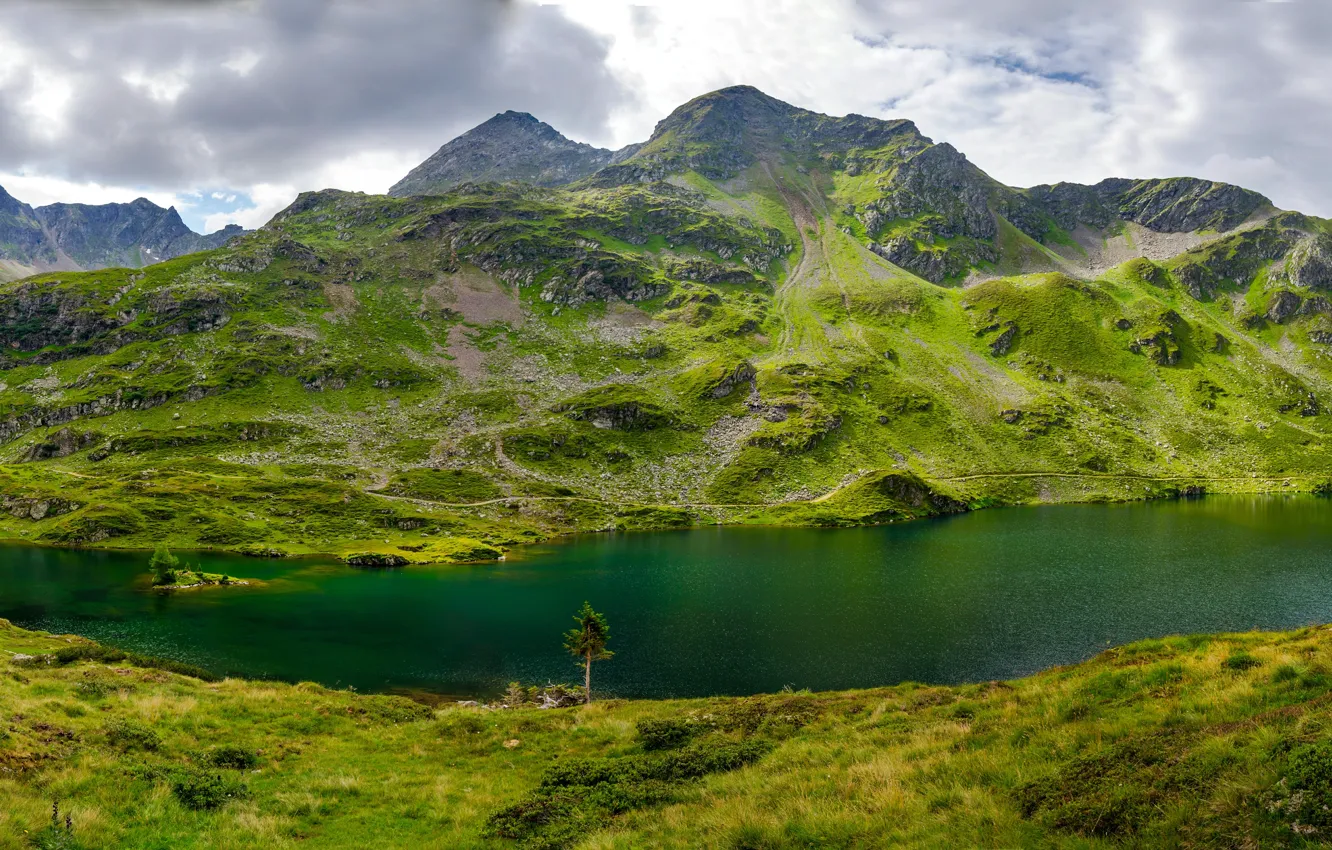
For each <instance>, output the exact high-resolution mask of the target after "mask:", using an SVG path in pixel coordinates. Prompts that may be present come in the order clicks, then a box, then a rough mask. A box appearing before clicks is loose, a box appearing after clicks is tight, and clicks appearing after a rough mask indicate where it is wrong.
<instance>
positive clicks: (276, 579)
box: [0, 497, 1332, 697]
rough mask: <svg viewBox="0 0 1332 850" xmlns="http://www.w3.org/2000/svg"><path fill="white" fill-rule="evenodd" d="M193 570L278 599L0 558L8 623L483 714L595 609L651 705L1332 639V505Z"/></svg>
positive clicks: (1078, 515)
mask: <svg viewBox="0 0 1332 850" xmlns="http://www.w3.org/2000/svg"><path fill="white" fill-rule="evenodd" d="M186 557H187V559H188V560H190V561H191V562H194V561H196V560H202V562H203V566H204V569H205V570H207V571H209V572H230V573H231V574H232V575H243V576H252V577H256V578H260V579H264V580H266V581H268V582H269V584H268V585H267V586H266V587H264V588H262V589H257V588H254V589H251V588H234V589H218V590H210V591H204V592H193V593H178V594H174V595H160V594H157V593H154V592H151V591H148V590H145V589H144V586H143V582H142V576H143V575H144V574H145V570H146V562H147V554H146V553H133V554H131V553H117V552H97V551H70V550H58V549H38V548H30V547H20V546H11V547H0V617H5V618H8V619H11V620H13V621H14V622H15V623H17V624H19V625H22V626H26V627H29V628H40V629H46V630H50V631H55V632H73V633H77V634H82V635H87V636H88V637H92V638H95V639H97V640H100V641H103V642H105V643H108V644H112V645H115V646H120V647H123V648H126V649H132V650H135V651H139V652H145V653H150V654H154V655H160V656H165V657H169V658H175V659H178V660H181V661H186V662H189V663H193V664H198V665H201V666H204V667H207V668H209V669H212V670H215V671H217V672H221V673H238V674H245V675H249V676H269V677H276V678H282V679H287V680H293V681H295V680H313V681H318V682H322V683H324V684H328V685H336V686H347V685H354V686H355V687H357V688H358V689H360V690H390V689H398V688H424V689H429V690H434V691H440V692H444V693H448V694H455V695H470V694H488V693H494V692H496V691H498V690H499V689H501V688H502V687H503V685H504V683H506V682H508V681H510V680H513V679H518V680H522V681H524V682H532V683H542V682H546V681H573V680H575V679H576V678H578V671H577V670H576V669H575V668H574V666H573V663H572V660H571V659H569V658H568V656H565V655H563V654H562V650H561V637H560V636H561V633H562V632H563V631H564V630H565V629H567V628H568V627H569V626H570V625H572V619H571V615H572V614H573V612H574V611H575V610H576V609H577V608H578V606H579V605H580V604H581V603H582V602H583V600H584V599H587V600H590V601H591V602H592V604H593V605H594V606H595V607H597V608H598V609H600V610H603V611H604V612H605V613H606V614H607V616H608V617H609V619H610V623H611V627H612V633H613V639H612V643H611V648H612V649H615V650H616V651H617V652H618V655H617V656H616V658H615V659H614V660H612V661H609V662H606V663H604V664H600V665H598V667H597V672H596V678H595V681H596V684H597V685H598V687H599V688H600V689H604V690H605V691H607V692H609V693H614V694H617V695H621V696H628V697H667V696H694V695H707V694H746V693H756V692H763V691H774V690H777V689H780V688H781V687H783V686H785V685H791V686H793V687H796V688H806V687H807V688H813V689H830V688H850V687H868V686H874V685H881V684H890V683H895V682H899V681H903V680H908V679H910V680H916V681H925V682H936V683H956V682H964V681H980V680H988V679H1005V678H1012V677H1016V676H1021V675H1025V674H1027V673H1032V672H1035V671H1037V670H1040V669H1042V668H1045V667H1049V666H1051V665H1054V664H1064V663H1070V662H1074V661H1078V660H1081V659H1084V658H1087V657H1088V656H1090V655H1092V654H1094V653H1095V652H1097V651H1098V650H1099V649H1102V648H1104V647H1105V646H1106V645H1108V644H1118V643H1124V642H1127V641H1131V640H1136V639H1138V638H1144V637H1151V636H1159V635H1165V634H1172V633H1185V632H1199V631H1219V630H1237V631H1238V630H1247V629H1251V628H1262V629H1279V628H1289V627H1294V626H1299V625H1304V624H1308V623H1313V622H1325V621H1329V620H1332V501H1329V500H1324V499H1314V498H1311V497H1307V498H1300V497H1292V498H1247V497H1208V498H1206V499H1202V500H1195V501H1181V502H1155V503H1145V504H1132V505H1070V506H1052V507H1037V508H1013V509H1001V510H987V511H980V512H977V513H974V514H968V515H964V516H960V517H953V518H949V519H943V520H934V521H926V522H915V523H906V524H899V525H892V526H886V527H881V528H866V529H851V530H818V529H771V528H718V529H699V530H691V531H684V532H669V533H651V534H619V535H595V536H586V537H580V538H576V539H573V540H571V541H569V542H566V543H561V544H558V545H550V546H542V547H534V548H531V549H527V550H524V551H522V552H520V553H517V556H515V557H511V558H510V560H509V561H507V562H505V563H501V564H489V565H478V566H464V567H412V568H408V569H405V570H393V571H375V572H372V571H362V570H355V569H351V568H348V567H344V566H341V565H339V564H337V563H335V562H332V561H327V560H319V559H302V560H293V561H259V560H252V559H246V558H239V557H233V556H226V555H216V554H207V553H203V554H198V555H196V554H187V555H186ZM136 577H138V578H139V579H140V580H139V581H138V582H137V583H136Z"/></svg>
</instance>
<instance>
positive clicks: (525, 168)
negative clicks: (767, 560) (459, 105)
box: [389, 111, 637, 197]
mask: <svg viewBox="0 0 1332 850" xmlns="http://www.w3.org/2000/svg"><path fill="white" fill-rule="evenodd" d="M636 149H637V146H636V145H631V146H630V147H628V148H625V149H623V150H620V151H609V150H604V149H602V148H594V147H592V146H591V145H585V144H582V143H580V142H575V141H571V140H570V139H567V138H565V137H564V136H563V135H561V134H560V133H559V132H558V131H557V130H556V129H555V128H553V127H551V126H550V125H549V124H546V123H543V122H541V121H538V120H537V119H536V118H534V117H532V116H531V115H528V114H527V113H526V112H513V111H509V112H502V113H500V114H499V115H496V116H495V117H494V118H491V119H490V120H489V121H487V122H485V123H484V124H481V125H480V126H478V127H474V128H472V129H471V130H468V131H467V132H466V133H463V134H462V135H461V136H459V137H458V138H456V139H454V140H453V141H451V142H449V143H448V144H446V145H444V146H443V147H442V148H440V149H439V150H438V151H436V152H435V154H434V155H433V156H431V157H430V158H429V159H427V160H426V161H425V162H423V163H421V164H420V165H418V166H417V167H416V168H414V169H412V171H411V173H410V174H408V175H407V176H406V177H404V178H402V179H401V180H399V181H398V182H397V183H395V184H394V185H393V188H391V189H389V194H390V195H393V196H396V197H402V196H406V195H425V194H435V193H439V192H444V191H447V190H449V189H452V188H453V187H454V186H457V185H458V184H460V183H469V182H480V181H494V182H501V183H502V182H506V181H510V180H515V181H521V182H525V183H531V184H533V185H536V186H563V185H565V184H567V183H572V182H573V181H575V180H578V179H580V178H583V177H586V176H587V175H589V174H591V173H592V172H594V171H596V170H598V169H600V168H603V167H604V166H607V165H610V164H611V163H613V162H618V161H619V160H621V159H624V158H625V157H627V156H629V155H630V154H632V153H633V152H634V150H636Z"/></svg>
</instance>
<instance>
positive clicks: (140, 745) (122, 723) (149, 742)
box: [102, 718, 162, 752]
mask: <svg viewBox="0 0 1332 850" xmlns="http://www.w3.org/2000/svg"><path fill="white" fill-rule="evenodd" d="M102 731H103V732H105V733H106V741H107V743H108V744H110V745H111V746H113V747H115V748H116V749H118V750H123V751H126V752H128V751H130V750H156V749H158V748H160V747H161V746H162V739H161V737H159V736H158V734H157V733H156V732H155V731H153V730H152V729H151V728H149V727H147V726H145V725H143V724H142V723H139V722H137V721H134V720H124V719H120V718H117V719H115V720H111V721H109V722H108V723H107V724H106V725H105V726H103V727H102Z"/></svg>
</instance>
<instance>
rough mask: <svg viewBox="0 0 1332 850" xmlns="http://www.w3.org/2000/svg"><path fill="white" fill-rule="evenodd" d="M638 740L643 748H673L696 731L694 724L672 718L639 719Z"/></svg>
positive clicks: (687, 739) (680, 744) (684, 741)
mask: <svg viewBox="0 0 1332 850" xmlns="http://www.w3.org/2000/svg"><path fill="white" fill-rule="evenodd" d="M637 732H638V740H639V742H640V743H642V745H643V749H645V750H673V749H678V748H679V747H683V746H684V745H685V744H687V743H688V742H689V739H690V738H692V737H694V735H695V734H696V733H697V732H698V727H697V726H696V725H695V724H692V723H688V722H686V721H683V720H676V719H674V718H671V719H667V720H640V721H638V725H637Z"/></svg>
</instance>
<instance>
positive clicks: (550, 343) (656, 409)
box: [0, 87, 1332, 561]
mask: <svg viewBox="0 0 1332 850" xmlns="http://www.w3.org/2000/svg"><path fill="white" fill-rule="evenodd" d="M510 165H511V166H513V167H515V168H516V167H517V165H514V164H513V163H510ZM1330 239H1332V236H1329V233H1328V232H1327V225H1326V223H1325V222H1323V221H1320V220H1317V219H1313V218H1310V217H1307V216H1303V215H1300V214H1298V213H1289V212H1280V211H1277V210H1275V209H1273V208H1272V206H1271V204H1270V203H1269V202H1268V201H1267V200H1266V199H1264V198H1262V197H1261V196H1259V195H1256V194H1254V193H1251V192H1247V191H1245V190H1242V189H1238V188H1236V187H1229V186H1224V185H1220V184H1213V183H1207V182H1205V181H1197V180H1185V179H1178V180H1139V181H1105V182H1103V183H1101V184H1098V185H1097V186H1092V187H1081V186H1073V185H1070V184H1060V185H1058V186H1053V187H1036V188H1034V189H1028V190H1017V189H1012V188H1009V187H1006V186H1003V185H1001V184H999V183H998V182H996V181H994V180H992V179H991V178H989V177H988V176H986V175H985V174H984V173H983V172H981V171H980V170H979V169H977V168H975V166H973V165H971V164H970V163H969V162H967V161H966V159H965V158H964V157H962V155H961V154H959V153H958V152H957V151H955V150H954V149H952V148H951V147H949V146H948V145H945V144H939V145H936V144H933V143H931V142H930V141H929V140H928V139H926V138H924V137H923V136H921V135H920V134H919V132H918V131H917V130H916V128H915V127H914V126H913V125H911V124H910V123H909V122H905V121H887V122H886V121H879V120H877V119H871V118H864V117H859V116H849V117H846V118H830V117H828V116H822V115H818V114H816V113H812V112H807V111H805V110H800V109H796V108H795V107H791V106H788V105H786V104H783V103H781V102H780V101H776V100H774V99H772V98H768V97H767V96H765V95H763V94H762V93H760V92H758V91H756V90H754V89H750V88H745V87H741V88H736V89H727V90H723V91H721V92H717V93H714V94H712V95H707V96H705V97H703V98H699V99H696V100H694V101H691V102H690V103H689V104H686V105H685V106H682V107H681V108H680V109H678V110H677V111H676V112H675V113H673V114H672V115H671V116H670V117H668V118H667V119H665V120H664V121H663V122H661V124H659V125H658V128H657V130H656V132H655V133H654V135H653V137H652V139H650V140H649V141H648V142H647V143H645V144H644V145H643V146H642V147H641V148H639V149H638V150H637V151H636V152H635V153H633V154H632V155H631V156H628V157H627V158H626V159H624V160H623V161H621V162H618V163H615V164H612V165H609V166H607V167H605V168H603V169H601V170H600V171H597V172H595V173H593V174H592V175H590V176H588V177H585V178H582V179H580V180H577V181H575V182H572V183H568V184H567V185H563V186H555V187H547V188H539V187H534V186H530V185H526V184H522V183H507V184H494V183H486V184H477V183H463V184H461V185H458V186H456V187H454V188H453V189H452V190H450V191H449V192H447V193H445V194H440V195H432V196H414V197H403V198H390V197H378V196H367V195H360V194H354V193H346V192H337V191H324V192H317V193H307V194H304V195H302V196H301V197H300V198H299V199H298V200H297V201H296V202H295V203H294V204H293V205H292V206H291V207H290V208H289V209H287V210H286V211H284V212H283V213H281V214H279V215H278V216H277V217H276V218H275V219H274V220H273V221H272V222H270V223H269V224H268V225H267V226H266V227H265V228H263V229H262V230H260V231H258V232H256V233H253V234H250V235H247V236H244V237H241V238H239V239H236V240H234V241H233V242H231V243H230V244H229V245H228V246H227V247H225V248H222V249H220V250H215V251H210V252H205V253H200V254H193V255H190V256H187V257H182V258H179V259H175V260H172V261H170V262H166V263H161V264H158V265H154V266H150V267H148V268H145V269H143V270H128V269H107V270H103V271H97V272H85V273H51V274H45V275H39V276H35V277H31V278H28V279H25V280H21V281H16V282H12V283H8V284H3V285H2V286H0V460H3V464H0V492H3V493H4V494H5V495H4V496H2V497H0V499H2V500H3V501H0V507H3V509H4V513H0V533H3V534H4V535H6V536H11V537H17V538H21V539H28V540H39V541H43V542H52V543H79V544H89V543H97V544H101V545H116V546H145V545H150V544H152V543H154V542H156V541H158V540H163V539H165V540H168V541H171V542H173V543H174V544H175V545H185V544H189V545H205V546H225V547H251V548H253V549H255V550H256V551H271V550H280V551H292V552H299V551H312V550H313V551H336V552H343V553H346V554H353V553H359V552H363V551H377V552H381V553H384V554H385V555H387V556H390V557H391V558H393V559H401V560H404V561H426V560H458V559H468V558H486V557H493V556H494V555H495V554H496V553H497V552H498V551H499V550H502V549H503V547H505V546H508V545H511V544H514V543H518V542H522V541H528V540H535V539H541V538H544V537H548V536H550V535H552V534H558V533H562V532H567V531H570V530H595V529H606V528H639V527H664V526H677V525H689V524H693V523H713V522H754V523H772V522H778V523H817V524H833V525H837V524H854V523H865V522H884V521H891V520H896V519H903V518H909V517H914V516H921V515H929V514H933V513H939V512H949V511H956V510H963V509H966V508H968V507H980V506H985V505H992V504H1013V503H1024V502H1034V501H1058V500H1073V499H1082V500H1086V499H1129V498H1151V497H1160V496H1168V495H1172V494H1176V493H1179V492H1181V491H1186V492H1190V491H1192V492H1196V491H1197V490H1198V489H1199V488H1202V489H1206V490H1211V491H1227V490H1229V491H1288V490H1309V489H1314V488H1315V487H1317V486H1318V485H1320V484H1323V483H1325V482H1327V481H1329V480H1332V459H1329V458H1328V456H1327V452H1326V449H1325V446H1326V443H1327V441H1326V439H1325V438H1326V435H1327V432H1328V428H1329V426H1328V424H1327V417H1326V415H1325V413H1324V409H1325V407H1326V405H1327V401H1328V399H1329V398H1332V395H1330V394H1329V390H1330V389H1332V387H1330V385H1329V378H1330V377H1332V373H1330V372H1329V367H1328V358H1327V355H1326V352H1327V346H1328V345H1330V344H1332V302H1329V300H1328V297H1327V295H1325V294H1324V293H1325V290H1326V289H1327V288H1328V287H1329V286H1332V260H1329V256H1332V254H1330V253H1329V249H1328V245H1329V240H1330ZM1191 488H1192V489H1191Z"/></svg>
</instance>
